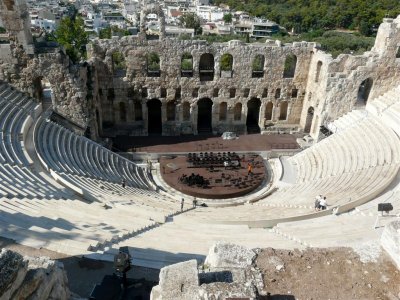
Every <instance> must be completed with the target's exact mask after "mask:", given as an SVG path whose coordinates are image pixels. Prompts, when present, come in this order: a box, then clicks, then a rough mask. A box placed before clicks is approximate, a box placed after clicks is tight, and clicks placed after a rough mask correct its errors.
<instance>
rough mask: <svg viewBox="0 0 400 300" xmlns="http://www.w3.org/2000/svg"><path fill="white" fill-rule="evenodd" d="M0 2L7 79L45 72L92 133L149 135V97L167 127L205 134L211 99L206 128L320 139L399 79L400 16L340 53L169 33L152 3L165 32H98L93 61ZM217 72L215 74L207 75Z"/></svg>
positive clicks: (25, 80) (0, 68)
mask: <svg viewBox="0 0 400 300" xmlns="http://www.w3.org/2000/svg"><path fill="white" fill-rule="evenodd" d="M0 5H1V10H0V18H2V20H3V23H4V24H5V27H6V29H7V30H8V34H9V35H10V37H9V39H10V42H9V44H2V45H1V52H2V53H1V54H0V79H1V80H6V81H8V82H10V83H11V84H13V85H14V86H16V87H17V88H19V89H21V90H23V91H26V92H28V93H30V94H31V95H33V96H37V94H38V90H39V89H40V87H39V86H40V81H41V80H46V81H48V82H49V83H50V86H51V89H52V91H53V95H52V97H53V98H52V103H53V108H54V110H56V111H57V112H59V113H60V114H61V115H63V116H65V117H66V118H68V119H70V120H72V121H73V122H75V123H77V124H78V125H80V126H82V127H85V126H89V127H90V129H91V135H92V138H97V137H98V136H101V135H102V136H115V135H148V134H149V133H151V130H153V129H151V128H150V127H149V125H152V123H153V122H154V118H153V117H152V118H153V119H152V118H150V116H151V115H152V114H153V113H154V110H155V108H154V107H153V106H149V105H150V102H153V104H154V103H158V104H157V105H160V107H161V108H157V109H158V110H160V116H158V115H157V116H156V118H159V120H160V124H162V125H161V127H162V128H161V129H160V130H161V133H162V134H163V135H180V134H198V133H199V130H200V125H199V120H201V119H202V118H204V116H205V115H204V113H201V112H200V111H199V107H200V106H201V105H200V104H204V102H205V99H208V100H207V101H208V103H211V104H210V105H212V106H211V108H210V110H211V112H210V113H209V115H210V120H211V121H210V125H209V127H210V128H209V129H210V131H212V132H213V133H215V134H217V133H221V132H224V131H235V132H237V133H240V134H243V133H246V132H251V131H252V130H253V129H254V128H253V127H254V126H255V127H257V129H258V130H259V129H261V130H263V129H265V127H266V125H267V126H270V125H274V127H275V128H278V129H285V128H286V129H287V128H289V129H292V128H295V127H300V128H302V129H304V131H305V132H307V133H308V132H309V133H310V134H311V135H312V136H313V137H314V138H315V139H316V140H317V139H318V136H319V126H320V125H323V124H326V123H327V122H329V121H331V120H334V119H336V118H338V117H340V116H341V115H343V114H345V113H346V112H348V111H350V110H352V109H353V108H355V107H363V106H365V103H366V102H367V101H373V99H374V98H376V97H378V96H379V95H382V94H383V93H385V92H387V91H388V90H390V89H392V88H394V87H395V86H397V85H398V82H399V67H400V65H399V64H400V55H399V52H398V49H399V45H400V30H399V24H400V17H398V18H397V19H394V20H393V19H384V22H383V23H382V24H381V26H380V28H379V31H378V35H377V38H376V42H375V46H374V47H373V49H372V50H371V51H369V52H366V53H364V54H363V55H358V56H354V55H348V54H346V55H339V57H337V58H336V59H333V58H332V56H331V55H330V54H327V53H324V52H323V51H321V50H320V49H319V48H318V45H316V44H315V43H307V42H299V43H293V44H282V43H281V42H279V41H266V42H265V43H251V44H246V43H243V42H240V41H230V42H227V43H214V44H208V43H207V42H205V41H201V40H197V41H181V40H177V39H170V38H164V34H163V28H164V25H165V24H164V21H165V20H164V18H163V16H162V13H161V11H160V10H159V7H158V6H157V5H153V6H151V7H147V8H145V10H144V11H143V13H142V15H141V18H144V17H145V15H146V13H149V12H158V13H159V14H161V16H160V17H161V26H160V28H161V30H160V31H161V38H160V39H158V40H154V39H153V38H154V37H153V38H151V39H150V38H149V36H147V34H146V32H145V30H146V28H144V27H143V26H142V28H141V32H140V33H139V35H138V36H129V37H122V38H117V37H116V38H112V39H110V40H95V41H94V42H92V43H90V44H89V45H88V46H87V50H88V55H89V57H88V60H87V62H86V63H82V64H78V65H73V64H72V63H71V62H70V60H69V59H68V57H66V55H65V54H64V53H63V52H62V51H61V50H56V51H53V52H51V53H48V52H47V51H43V49H40V48H35V49H33V48H32V40H31V38H32V37H31V36H30V33H29V26H28V25H29V24H28V23H27V21H28V19H29V18H28V17H27V15H26V13H25V12H26V4H25V1H23V0H7V1H6V0H0ZM32 49H33V50H34V51H33V50H32ZM3 50H4V51H3ZM45 50H46V49H45ZM150 53H155V54H157V55H158V57H159V70H158V71H157V72H153V70H150V69H149V68H148V67H149V63H148V61H147V58H148V54H150ZM184 54H189V55H190V57H191V63H192V68H191V70H189V71H184V70H182V68H181V61H182V57H183V55H184ZM225 54H229V55H231V57H232V61H233V63H232V68H231V70H223V68H221V59H222V58H223V56H224V55H225ZM260 55H261V56H262V57H263V63H262V67H261V70H258V71H257V72H258V73H257V72H254V67H253V62H254V60H255V58H256V57H257V56H260ZM293 55H294V56H295V58H296V61H295V66H294V67H293V69H294V70H292V71H294V74H292V75H289V76H284V75H285V73H286V67H285V62H286V59H287V58H288V57H289V56H293ZM206 56H208V59H206V60H204V58H205V57H206ZM204 61H206V63H204ZM201 64H202V67H200V65H201ZM210 72H212V73H213V77H212V79H211V80H208V79H209V78H206V79H205V77H207V76H205V74H208V75H210V74H211V73H210ZM255 73H257V74H255ZM366 82H367V83H368V84H367V83H366ZM366 86H371V90H370V93H369V96H368V97H361V96H360V95H361V94H362V93H361V92H360V91H361V90H367V88H365V87H366ZM360 87H361V88H360ZM363 95H364V94H363ZM364 98H365V99H364ZM154 99H157V100H155V101H152V100H154ZM360 99H361V100H360ZM158 101H159V102H158ZM149 107H150V108H151V109H150V111H149V109H148V108H149ZM285 107H287V108H285ZM200 110H201V109H200ZM252 115H253V116H252ZM206 117H207V116H206ZM250 117H251V118H253V121H251V122H253V123H252V124H250V123H251V122H250V121H249V122H248V120H250V119H251V118H250ZM156 121H157V120H156ZM251 126H253V127H251Z"/></svg>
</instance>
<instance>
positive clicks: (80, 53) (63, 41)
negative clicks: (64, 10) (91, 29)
mask: <svg viewBox="0 0 400 300" xmlns="http://www.w3.org/2000/svg"><path fill="white" fill-rule="evenodd" d="M54 37H55V40H56V41H57V43H59V44H60V45H62V46H64V48H65V51H66V52H67V54H68V56H69V57H70V58H71V60H72V61H73V62H74V63H76V62H78V61H79V60H80V59H81V58H82V57H85V56H86V44H87V43H88V34H87V33H86V32H85V29H84V23H83V19H82V18H80V17H77V18H75V19H71V18H69V17H66V18H63V19H62V20H61V22H60V25H59V26H58V27H57V29H56V30H55V32H54Z"/></svg>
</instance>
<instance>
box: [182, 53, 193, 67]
mask: <svg viewBox="0 0 400 300" xmlns="http://www.w3.org/2000/svg"><path fill="white" fill-rule="evenodd" d="M181 69H182V70H185V71H191V70H193V57H192V55H191V54H190V53H187V52H185V53H183V55H182V60H181Z"/></svg>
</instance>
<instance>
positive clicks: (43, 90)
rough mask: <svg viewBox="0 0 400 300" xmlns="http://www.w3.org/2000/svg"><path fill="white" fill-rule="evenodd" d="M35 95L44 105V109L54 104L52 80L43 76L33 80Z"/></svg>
mask: <svg viewBox="0 0 400 300" xmlns="http://www.w3.org/2000/svg"><path fill="white" fill-rule="evenodd" d="M33 87H34V91H33V95H32V96H33V97H34V98H36V99H38V100H40V101H41V103H42V106H43V111H45V110H46V109H48V108H49V107H51V106H52V100H51V99H52V95H53V90H52V89H51V85H50V82H49V81H48V80H47V79H45V78H43V77H37V78H36V79H35V80H33Z"/></svg>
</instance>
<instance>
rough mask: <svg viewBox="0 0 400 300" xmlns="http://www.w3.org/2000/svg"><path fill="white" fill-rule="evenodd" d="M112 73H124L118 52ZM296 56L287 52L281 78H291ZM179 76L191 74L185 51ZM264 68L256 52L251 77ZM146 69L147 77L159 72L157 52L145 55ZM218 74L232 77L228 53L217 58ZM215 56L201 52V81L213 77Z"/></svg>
mask: <svg viewBox="0 0 400 300" xmlns="http://www.w3.org/2000/svg"><path fill="white" fill-rule="evenodd" d="M112 62H113V69H114V74H124V72H123V70H124V69H125V68H126V63H125V58H124V56H123V55H122V53H120V52H114V53H113V54H112ZM296 66H297V56H296V55H294V54H288V55H287V56H286V58H285V62H284V70H283V78H293V77H294V75H295V72H296ZM180 68H181V76H183V77H191V76H193V69H194V62H193V56H192V55H191V54H190V53H188V52H185V53H183V54H182V56H181V65H180ZM264 69H265V56H264V55H262V54H257V55H255V56H254V58H253V60H252V63H251V77H253V78H262V77H263V76H264ZM146 70H147V76H148V77H158V76H160V74H161V59H160V56H159V54H158V53H156V52H150V53H148V54H147V55H146ZM219 71H220V75H221V76H222V75H224V77H232V75H233V71H234V57H233V55H232V54H230V53H224V54H223V55H222V56H221V58H220V60H219ZM214 73H215V58H214V55H213V54H211V53H203V54H202V55H201V56H200V60H199V76H200V80H201V81H211V80H213V79H214Z"/></svg>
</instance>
